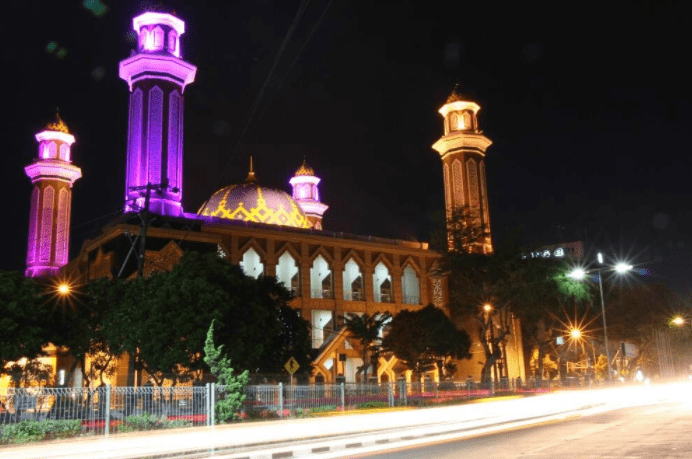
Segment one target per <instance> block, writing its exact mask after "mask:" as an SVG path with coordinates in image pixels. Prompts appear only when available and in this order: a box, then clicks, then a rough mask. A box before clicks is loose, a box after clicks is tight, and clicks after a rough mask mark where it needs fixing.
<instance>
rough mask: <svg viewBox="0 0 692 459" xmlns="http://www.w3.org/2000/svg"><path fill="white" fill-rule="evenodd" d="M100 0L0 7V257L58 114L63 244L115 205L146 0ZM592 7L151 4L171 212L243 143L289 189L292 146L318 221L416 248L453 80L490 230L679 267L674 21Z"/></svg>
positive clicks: (241, 154)
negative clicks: (166, 74)
mask: <svg viewBox="0 0 692 459" xmlns="http://www.w3.org/2000/svg"><path fill="white" fill-rule="evenodd" d="M84 3H85V4H89V5H92V7H93V5H96V2H90V1H86V2H84ZM475 3H479V4H482V5H476V4H475ZM679 3H680V4H682V2H679ZM103 4H105V5H106V6H107V7H108V9H107V11H106V12H105V13H103V14H100V15H99V14H95V13H93V12H92V11H90V10H89V9H87V8H85V6H84V5H83V3H82V2H81V1H58V2H56V1H47V0H39V1H26V2H12V4H11V6H9V10H8V6H5V7H4V8H5V11H4V12H5V21H6V25H5V26H4V27H5V28H4V30H3V32H4V34H5V36H4V37H3V43H4V45H3V47H2V51H3V60H4V68H5V70H6V72H5V75H6V76H9V82H8V81H7V80H6V82H5V83H4V97H3V99H4V100H5V101H6V102H5V104H3V105H4V115H5V122H4V123H3V124H2V126H3V136H2V138H3V146H4V148H3V150H4V151H3V159H4V164H3V166H2V168H0V173H1V174H2V182H1V183H2V187H3V195H4V196H5V197H6V199H5V200H6V203H7V204H6V205H7V209H6V211H5V216H6V217H5V218H4V219H3V222H4V225H3V230H2V231H3V233H4V234H3V235H4V236H5V237H4V238H3V241H4V242H3V244H2V252H1V253H0V269H22V268H23V267H24V261H25V251H26V243H27V236H26V233H27V226H28V214H29V198H30V190H31V186H30V181H29V179H28V178H27V177H26V176H25V174H24V170H23V168H24V166H26V165H28V164H29V163H31V162H32V160H33V159H34V158H35V156H36V154H37V143H36V142H35V140H34V137H33V136H34V134H35V133H37V132H39V131H40V130H41V129H42V128H43V126H44V125H45V124H46V123H47V122H49V121H52V119H53V115H54V113H55V110H56V107H59V110H60V114H61V116H62V118H63V120H64V121H65V122H66V123H67V124H68V126H69V128H70V130H71V132H72V133H73V134H74V135H75V137H76V138H77V141H76V143H75V145H74V146H73V150H72V151H73V153H72V158H73V162H74V164H75V165H77V166H79V167H81V168H82V172H83V178H82V179H80V180H79V181H77V182H76V184H75V186H74V189H73V190H74V193H73V204H72V224H73V231H72V239H71V253H72V255H73V256H74V255H75V254H76V253H77V252H78V251H79V248H80V247H81V244H82V242H83V240H84V239H85V238H88V237H93V236H95V235H96V234H98V230H99V228H100V227H102V226H103V224H105V223H106V222H108V221H109V220H110V219H112V218H114V217H115V216H116V215H117V213H118V211H119V210H120V209H121V208H122V204H123V195H124V175H125V154H126V150H125V142H126V135H127V103H128V88H127V85H126V83H125V82H124V81H122V80H120V79H119V78H118V62H119V61H120V60H122V59H124V58H126V57H128V56H129V55H130V50H131V49H133V48H134V47H135V42H134V38H135V35H134V32H133V31H132V17H133V16H134V15H136V14H138V13H141V12H143V11H144V10H145V8H146V7H147V5H151V4H152V3H146V2H134V1H122V0H121V1H118V2H115V1H112V0H104V1H103ZM301 4H302V5H303V6H304V7H305V8H304V10H303V13H302V16H301V17H300V20H299V22H298V23H297V25H296V26H295V28H294V29H293V32H292V36H291V38H290V40H288V42H287V43H286V45H285V47H284V49H283V52H282V54H281V56H278V52H279V49H280V48H281V46H282V42H283V41H284V39H285V37H286V35H287V32H288V31H289V28H290V27H291V24H292V22H293V21H294V20H295V18H296V16H297V14H298V12H299V10H300V9H301ZM594 5H596V4H594ZM598 5H599V6H598V8H591V7H588V6H587V5H586V4H584V3H563V2H555V3H553V6H552V7H551V8H550V9H536V10H532V9H531V8H529V7H527V6H525V4H524V3H517V4H516V6H514V7H509V8H508V7H507V6H506V5H504V3H498V4H490V3H488V2H456V6H452V5H451V4H450V3H449V2H430V1H427V2H424V1H419V2H412V1H398V2H391V3H390V2H376V1H346V0H333V1H330V0H312V1H310V2H309V3H307V2H302V3H301V2H300V1H298V0H280V1H271V0H254V1H228V2H225V1H224V2H221V1H219V2H211V1H202V0H200V1H195V2H181V1H168V2H165V3H164V6H165V7H170V9H172V10H174V11H175V12H176V15H177V16H179V17H180V18H181V19H183V20H184V21H186V25H187V31H186V33H185V34H184V35H183V36H182V39H181V44H182V51H183V58H184V59H185V60H187V61H188V62H191V63H193V64H194V65H196V66H197V68H198V71H197V78H196V81H195V82H194V83H193V84H191V85H189V86H188V87H187V88H186V91H185V98H186V106H185V171H184V181H185V186H184V208H185V210H186V211H188V212H190V211H192V212H194V211H196V210H197V209H198V207H199V206H200V205H201V204H202V202H203V201H204V200H205V199H206V198H207V197H208V196H210V195H211V194H212V193H213V192H214V191H215V190H217V189H218V188H221V187H222V186H225V185H227V184H230V183H235V182H239V181H242V180H243V179H244V178H245V176H246V174H247V162H248V157H249V155H253V156H254V158H255V169H256V173H257V176H258V178H259V181H260V183H261V184H263V185H264V186H269V187H275V188H281V189H284V190H286V191H290V186H289V185H288V180H289V178H290V177H291V176H292V175H293V172H294V171H295V170H296V169H297V168H298V166H299V165H300V163H301V161H302V158H303V156H304V155H305V156H306V158H307V161H308V164H310V165H311V166H312V167H313V168H314V169H315V171H316V174H317V175H318V176H320V177H321V178H322V182H321V184H320V191H321V195H322V200H323V202H325V203H326V204H328V205H329V206H330V208H329V210H328V211H327V213H326V215H325V219H324V226H325V229H327V230H330V231H337V232H341V231H343V232H347V233H356V234H362V235H374V236H381V237H392V238H399V239H409V240H423V241H427V240H429V238H430V230H431V227H432V225H431V223H430V221H431V214H434V213H435V212H439V211H441V210H442V209H443V206H444V196H443V186H442V167H441V162H440V159H439V156H438V154H437V153H436V152H435V151H434V150H432V148H431V145H432V144H433V143H434V142H435V141H436V140H437V139H438V138H439V137H440V136H441V135H442V133H443V127H442V117H441V116H440V115H439V114H438V113H437V110H438V109H439V108H440V106H441V105H442V104H443V103H444V101H445V99H446V97H447V96H448V95H449V93H450V92H451V90H452V89H453V87H454V84H455V83H459V84H460V86H461V89H462V92H463V93H464V94H468V95H470V96H472V98H473V99H474V100H475V101H476V102H477V103H478V104H479V105H480V106H481V111H480V112H479V122H480V124H481V129H483V131H484V133H485V135H487V136H488V137H489V138H490V139H491V140H493V142H494V143H493V145H492V146H491V147H490V148H489V149H488V152H487V183H488V192H489V198H490V213H491V223H492V227H493V237H494V240H495V242H498V241H502V239H503V238H504V237H506V235H507V234H509V233H510V232H511V231H512V230H513V229H515V228H517V227H519V226H523V227H524V229H525V234H526V235H528V237H530V239H531V241H532V242H535V243H554V242H559V241H570V240H576V239H582V240H586V242H587V244H588V245H589V246H590V245H594V244H595V245H597V246H598V247H599V248H601V249H602V250H604V251H606V252H608V253H609V254H612V256H624V255H627V256H629V257H630V258H632V261H633V262H634V263H635V264H638V265H642V266H646V264H647V263H654V262H655V260H656V257H658V256H660V255H662V256H663V259H666V257H668V258H667V259H672V258H671V256H672V255H671V254H677V255H678V256H677V258H676V259H677V261H675V262H674V263H673V264H669V265H668V267H667V269H668V270H669V271H671V272H672V271H676V272H684V271H685V269H689V266H690V265H691V264H692V262H690V256H689V255H690V254H691V252H690V251H689V249H690V246H691V245H692V240H691V238H690V234H692V233H691V230H692V212H691V210H692V209H691V204H690V200H689V191H688V190H689V188H690V167H689V164H690V159H689V155H690V135H689V132H690V130H689V126H690V124H691V122H692V119H691V118H692V116H691V115H690V109H689V106H690V102H691V99H692V97H691V92H690V90H689V84H690V83H689V82H690V81H692V74H691V72H690V70H689V68H688V67H689V55H690V52H689V43H690V42H689V37H688V36H686V33H687V29H688V23H689V20H688V19H687V18H688V15H687V11H686V10H683V9H682V7H680V6H679V5H678V2H660V1H655V2H600V3H599V4H598ZM604 5H608V6H604ZM51 42H54V43H55V44H56V45H55V48H54V49H52V50H51V47H49V44H50V43H51ZM272 67H273V74H272V76H271V77H270V78H269V79H268V80H267V76H268V75H269V73H270V70H271V69H272ZM265 81H266V84H265ZM260 93H261V94H262V96H261V97H260V98H259V99H258V94H260ZM253 107H254V109H253ZM241 132H244V135H243V136H242V138H241V136H240V134H241ZM680 254H687V255H685V256H680Z"/></svg>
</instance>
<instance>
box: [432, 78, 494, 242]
mask: <svg viewBox="0 0 692 459" xmlns="http://www.w3.org/2000/svg"><path fill="white" fill-rule="evenodd" d="M480 108H481V107H480V106H479V105H478V104H477V103H475V102H472V101H471V98H470V97H468V96H466V95H463V94H461V92H460V89H459V84H458V83H457V84H456V85H455V86H454V90H453V91H452V93H451V94H450V95H449V97H447V100H446V102H445V104H444V105H443V106H442V108H440V110H439V112H440V114H441V115H442V116H443V117H444V136H442V138H440V140H438V141H437V142H435V144H434V145H433V148H434V149H435V150H437V152H438V153H439V154H440V158H441V159H442V168H443V176H444V188H445V204H446V208H447V229H448V232H447V240H448V250H450V251H459V250H465V251H471V252H480V253H491V252H492V251H493V247H492V242H491V237H490V213H489V209H488V192H487V187H486V181H485V151H486V149H487V148H488V147H489V146H490V145H491V143H492V142H491V141H490V139H488V138H487V137H485V136H484V135H483V133H482V131H481V130H480V129H479V128H478V116H477V114H478V111H479V110H480Z"/></svg>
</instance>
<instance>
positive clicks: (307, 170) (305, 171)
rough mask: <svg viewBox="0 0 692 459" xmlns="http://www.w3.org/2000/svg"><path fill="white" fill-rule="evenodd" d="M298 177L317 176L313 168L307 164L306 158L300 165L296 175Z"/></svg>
mask: <svg viewBox="0 0 692 459" xmlns="http://www.w3.org/2000/svg"><path fill="white" fill-rule="evenodd" d="M294 175H295V176H296V177H298V176H301V175H311V176H314V175H315V171H314V169H313V168H312V167H310V166H308V163H306V162H305V158H303V164H301V165H300V167H299V168H298V170H297V171H296V173H295V174H294Z"/></svg>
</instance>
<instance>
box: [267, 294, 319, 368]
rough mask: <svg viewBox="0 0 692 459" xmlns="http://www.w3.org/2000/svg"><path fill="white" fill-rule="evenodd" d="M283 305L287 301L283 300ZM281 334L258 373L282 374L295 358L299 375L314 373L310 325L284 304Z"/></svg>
mask: <svg viewBox="0 0 692 459" xmlns="http://www.w3.org/2000/svg"><path fill="white" fill-rule="evenodd" d="M287 292H288V291H287ZM281 301H282V303H283V302H284V301H285V299H282V300H281ZM278 320H279V322H280V324H281V333H279V334H278V335H276V336H274V339H273V340H272V343H271V345H270V346H269V351H268V352H265V353H263V354H262V357H261V359H260V364H259V367H258V371H259V372H262V373H279V372H282V371H283V370H284V369H283V366H284V365H285V364H286V362H288V360H289V359H290V358H291V357H293V358H295V359H296V361H297V362H298V364H299V365H300V368H299V369H298V373H299V374H300V373H303V374H307V373H310V372H311V371H312V358H311V356H310V351H311V350H312V342H311V337H310V325H309V323H308V321H307V320H305V319H303V318H302V317H300V315H299V314H298V311H297V310H295V309H293V308H292V307H290V306H288V305H287V304H285V303H283V304H281V306H279V318H278Z"/></svg>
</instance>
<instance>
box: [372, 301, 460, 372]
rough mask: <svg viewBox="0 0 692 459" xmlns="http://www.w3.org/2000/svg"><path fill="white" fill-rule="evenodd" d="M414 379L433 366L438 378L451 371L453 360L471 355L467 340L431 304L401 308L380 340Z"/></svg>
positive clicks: (445, 316) (443, 314)
mask: <svg viewBox="0 0 692 459" xmlns="http://www.w3.org/2000/svg"><path fill="white" fill-rule="evenodd" d="M382 347H383V349H385V350H386V351H390V352H392V353H393V354H394V355H395V356H396V357H397V358H398V359H399V360H401V361H402V363H403V364H404V365H406V366H407V367H408V368H409V369H411V370H413V372H414V373H415V374H416V376H417V377H418V378H420V377H422V375H423V373H425V372H426V371H429V370H431V369H433V368H437V370H438V371H439V374H440V376H441V377H443V378H444V377H447V376H449V375H450V374H451V372H452V366H453V359H463V358H471V354H470V353H469V349H470V348H471V339H470V338H469V335H468V333H466V332H465V331H464V330H459V329H457V328H456V327H455V326H454V324H453V323H452V321H451V320H450V319H449V317H447V315H446V314H445V313H444V312H443V311H442V310H441V309H438V308H436V307H435V306H433V305H432V304H430V305H428V306H426V307H424V308H423V309H421V310H418V311H409V310H408V309H404V310H402V311H400V312H399V313H398V314H397V315H396V316H394V318H393V319H392V321H391V322H390V324H389V327H388V331H387V334H386V336H385V337H384V340H383V342H382Z"/></svg>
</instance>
